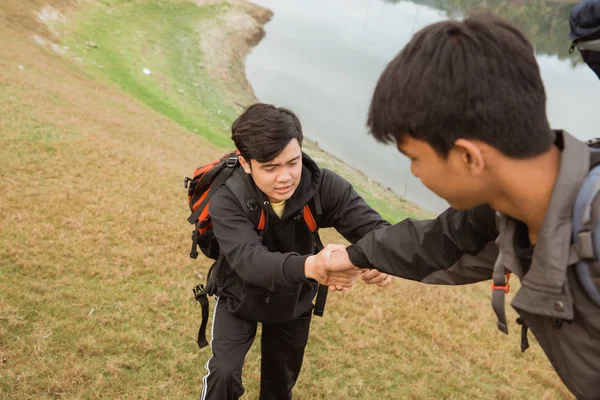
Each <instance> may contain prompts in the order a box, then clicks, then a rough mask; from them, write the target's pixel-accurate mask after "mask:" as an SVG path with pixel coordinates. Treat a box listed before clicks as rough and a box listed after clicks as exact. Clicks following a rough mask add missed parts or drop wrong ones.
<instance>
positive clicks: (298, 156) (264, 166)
mask: <svg viewBox="0 0 600 400" xmlns="http://www.w3.org/2000/svg"><path fill="white" fill-rule="evenodd" d="M299 159H300V155H297V156H296V157H294V158H292V159H291V160H288V161H286V162H285V163H286V164H289V163H291V162H294V161H298V160H299ZM280 165H281V164H278V163H273V162H269V163H266V164H263V166H262V167H263V168H271V167H278V166H280Z"/></svg>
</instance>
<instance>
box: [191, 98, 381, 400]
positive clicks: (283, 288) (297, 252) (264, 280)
mask: <svg viewBox="0 0 600 400" xmlns="http://www.w3.org/2000/svg"><path fill="white" fill-rule="evenodd" d="M232 139H233V141H234V142H235V145H236V147H237V149H238V150H239V151H240V154H241V157H240V164H241V168H239V169H238V170H236V171H235V172H234V173H233V175H232V176H231V177H230V178H229V179H228V180H227V182H226V184H225V185H224V186H222V187H221V188H220V189H219V190H218V191H217V192H216V193H215V195H214V196H213V198H212V199H211V202H210V209H209V210H210V215H211V217H212V222H213V229H214V233H215V236H216V238H217V240H218V242H219V247H220V250H221V253H222V254H223V255H224V256H225V260H224V261H223V262H224V263H225V268H226V271H227V272H226V274H225V278H224V279H223V281H222V282H221V283H220V284H219V287H218V290H217V294H218V297H217V301H216V305H215V311H214V314H213V325H212V341H211V348H212V353H213V354H212V357H211V358H210V359H209V361H208V362H207V364H206V369H207V374H206V376H205V377H204V379H203V389H202V394H201V399H214V400H228V399H237V398H239V397H240V396H241V395H242V394H243V393H244V389H243V386H242V379H241V378H242V366H243V363H244V358H245V356H246V353H247V352H248V350H249V349H250V346H251V345H252V342H253V340H254V337H255V335H256V328H257V323H258V322H260V323H262V343H261V352H262V357H261V382H260V398H261V399H278V400H279V399H289V398H291V396H292V394H291V393H292V388H293V386H294V384H295V383H296V379H297V378H298V374H299V373H300V368H301V366H302V360H303V356H304V348H305V347H306V343H307V340H308V332H309V325H310V320H311V310H312V309H313V304H312V300H313V298H314V297H315V294H316V291H317V281H318V282H320V283H326V284H328V285H332V286H336V287H338V288H340V287H343V286H344V285H347V284H349V283H351V282H352V281H353V280H354V278H356V277H357V275H358V273H357V272H356V271H352V272H350V273H345V274H344V273H342V274H341V276H338V277H335V276H332V277H327V276H325V275H324V274H323V265H324V263H325V261H326V259H327V257H328V255H329V253H330V252H331V249H328V248H326V249H324V250H323V251H321V252H320V253H319V254H316V255H315V237H314V235H313V233H312V232H311V231H310V230H309V228H308V226H307V224H306V223H305V221H304V219H303V215H302V213H303V212H304V211H303V210H304V207H305V206H306V205H308V206H309V207H310V209H311V212H312V214H313V216H314V217H315V219H317V221H316V222H317V225H318V226H319V227H320V228H326V227H334V228H335V229H336V230H337V231H338V232H340V233H341V234H342V235H343V236H344V237H345V238H346V239H347V240H349V241H350V242H352V243H355V242H357V241H358V240H359V239H361V238H362V237H363V236H364V235H365V234H366V233H368V232H370V231H372V230H375V229H378V228H381V227H385V226H389V224H388V223H387V222H386V221H384V220H383V219H382V218H381V217H380V215H379V214H378V213H377V212H375V211H374V210H373V209H371V207H369V206H368V205H367V203H366V202H365V201H364V200H363V199H362V198H361V197H359V196H358V194H357V193H356V192H355V191H354V189H353V188H352V186H351V185H350V183H348V182H347V181H346V180H344V179H343V178H341V177H340V176H338V175H337V174H336V173H334V172H332V171H329V170H326V169H320V168H319V167H318V166H317V164H316V163H315V162H314V161H313V160H311V158H310V157H308V156H307V155H306V154H304V153H303V152H302V149H301V146H302V139H303V135H302V127H301V125H300V121H299V120H298V118H297V117H296V116H295V115H294V113H292V112H291V111H289V110H287V109H284V108H276V107H274V106H272V105H267V104H255V105H252V106H251V107H249V108H248V109H247V110H246V111H245V112H244V113H243V114H242V115H241V116H240V117H239V118H238V119H237V120H236V121H235V122H234V124H233V126H232ZM250 197H251V198H252V199H254V200H255V203H254V204H256V205H258V206H259V207H260V208H262V210H264V215H265V217H266V218H265V220H266V221H265V229H264V233H262V234H259V233H258V232H257V230H256V223H255V221H251V220H250V219H249V217H248V212H247V210H246V209H245V208H246V207H247V206H249V205H248V204H246V203H247V202H246V201H245V199H246V198H250ZM258 210H260V209H258ZM362 279H363V280H364V281H365V282H366V283H370V284H377V285H379V286H387V285H389V284H390V283H391V277H390V276H389V275H387V274H382V273H379V272H378V271H369V272H367V273H365V274H364V275H362ZM336 284H339V285H336Z"/></svg>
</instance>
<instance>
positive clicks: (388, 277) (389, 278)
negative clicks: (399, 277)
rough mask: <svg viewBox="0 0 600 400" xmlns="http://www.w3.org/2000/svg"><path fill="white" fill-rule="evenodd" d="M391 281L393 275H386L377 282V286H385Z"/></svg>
mask: <svg viewBox="0 0 600 400" xmlns="http://www.w3.org/2000/svg"><path fill="white" fill-rule="evenodd" d="M392 282H393V277H392V276H391V275H388V276H387V277H386V278H385V280H384V281H382V282H379V283H378V284H377V286H380V287H386V286H390V285H391V284H392Z"/></svg>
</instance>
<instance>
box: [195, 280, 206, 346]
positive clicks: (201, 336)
mask: <svg viewBox="0 0 600 400" xmlns="http://www.w3.org/2000/svg"><path fill="white" fill-rule="evenodd" d="M193 292H194V298H195V299H196V301H197V302H198V303H200V308H201V309H202V322H201V323H200V329H198V339H196V342H197V343H198V347H199V348H203V347H206V346H208V340H206V325H207V324H208V296H207V293H206V289H205V288H204V285H203V284H199V285H197V286H196V287H195V288H194V289H193Z"/></svg>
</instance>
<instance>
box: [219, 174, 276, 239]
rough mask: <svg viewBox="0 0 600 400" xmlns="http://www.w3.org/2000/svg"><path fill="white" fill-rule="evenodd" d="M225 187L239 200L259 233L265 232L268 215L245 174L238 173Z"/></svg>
mask: <svg viewBox="0 0 600 400" xmlns="http://www.w3.org/2000/svg"><path fill="white" fill-rule="evenodd" d="M225 185H226V186H227V188H228V189H229V190H231V193H233V195H234V196H235V197H236V198H237V200H238V203H239V204H240V207H242V209H243V210H244V212H245V213H246V215H247V216H248V219H249V220H250V221H251V222H252V224H253V225H254V226H255V227H256V229H257V230H258V231H259V232H261V233H262V232H264V230H265V228H266V225H267V215H266V213H265V210H264V209H263V207H262V206H261V205H260V204H259V202H258V200H257V198H258V194H257V192H256V188H255V187H254V185H253V184H252V183H251V182H250V180H249V178H248V177H247V176H245V174H241V173H237V174H234V175H233V176H232V178H231V179H229V180H228V181H227V182H226V183H225Z"/></svg>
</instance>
